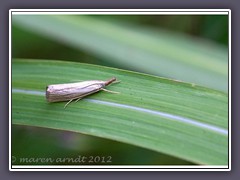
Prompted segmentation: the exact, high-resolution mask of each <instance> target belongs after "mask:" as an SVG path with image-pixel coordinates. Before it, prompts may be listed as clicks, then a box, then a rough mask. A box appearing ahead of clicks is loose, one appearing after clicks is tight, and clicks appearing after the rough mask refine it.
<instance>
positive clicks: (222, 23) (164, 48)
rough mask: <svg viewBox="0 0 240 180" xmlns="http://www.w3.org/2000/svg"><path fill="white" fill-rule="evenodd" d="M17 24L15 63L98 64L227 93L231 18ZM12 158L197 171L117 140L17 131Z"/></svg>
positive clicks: (19, 20)
mask: <svg viewBox="0 0 240 180" xmlns="http://www.w3.org/2000/svg"><path fill="white" fill-rule="evenodd" d="M12 20H13V22H12V58H31V59H49V60H63V61H76V62H84V63H90V64H98V65H103V66H110V67H116V68H121V69H128V70H132V71H137V72H143V73H148V74H152V75H157V76H162V77H167V78H172V79H176V80H178V81H186V82H190V83H193V84H198V85H202V86H206V87H209V88H212V89H216V90H219V91H223V92H228V89H227V87H228V16H227V15H154V16H152V15H88V16H87V15H81V16H76V15H68V16H46V15H44V16H43V15H42V16H36V15H35V16H34V15H28V16H25V15H13V17H12ZM26 147H27V148H26ZM12 155H13V156H14V157H16V161H15V162H13V163H14V164H24V163H21V162H19V158H20V157H30V158H33V157H36V158H39V157H51V158H61V157H68V158H76V157H78V156H83V155H85V156H94V157H96V156H103V157H107V156H111V157H112V159H113V162H112V163H109V164H118V165H125V164H127V165H136V164H149V165H151V164H152V165H155V164H156V165H168V164H170V165H174V164H176V165H177V164H186V165H188V164H189V165H191V164H193V163H191V162H188V161H184V160H182V159H178V158H175V157H171V156H168V155H165V154H161V153H157V152H153V151H150V150H146V149H143V148H139V147H135V146H132V145H128V144H123V143H120V142H115V141H111V140H106V139H101V138H96V137H92V136H87V135H82V134H77V133H73V132H64V131H57V130H52V129H50V130H48V129H43V128H33V127H24V126H16V125H13V126H12ZM25 164H28V163H25ZM30 164H32V163H30ZM34 164H48V163H41V162H34ZM49 164H73V165H77V164H76V163H71V162H61V163H49ZM100 164H101V163H100ZM105 165H106V164H105Z"/></svg>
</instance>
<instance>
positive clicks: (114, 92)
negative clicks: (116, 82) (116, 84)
mask: <svg viewBox="0 0 240 180" xmlns="http://www.w3.org/2000/svg"><path fill="white" fill-rule="evenodd" d="M100 90H103V91H106V92H109V93H113V94H119V93H120V92H116V91H110V90H107V89H104V88H101V89H100Z"/></svg>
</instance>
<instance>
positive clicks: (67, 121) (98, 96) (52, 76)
mask: <svg viewBox="0 0 240 180" xmlns="http://www.w3.org/2000/svg"><path fill="white" fill-rule="evenodd" d="M111 77H117V79H118V80H120V81H121V82H120V83H118V84H114V85H111V86H109V87H107V89H108V90H111V91H118V92H120V94H111V93H108V92H104V91H101V92H98V93H95V94H93V95H90V96H88V97H87V98H84V99H82V100H80V101H79V102H77V103H74V102H73V103H71V104H69V105H68V107H67V108H66V109H64V108H63V107H64V105H65V104H66V102H59V103H47V102H46V100H45V97H44V94H45V88H46V86H47V85H49V84H58V83H68V82H76V81H84V80H94V79H97V80H106V79H109V78H111ZM12 123H13V124H19V125H28V126H38V127H45V128H53V129H60V130H68V131H74V132H79V133H83V134H89V135H93V136H98V137H103V138H108V139H112V140H116V141H120V142H125V143H129V144H132V145H137V146H140V147H144V148H148V149H151V150H154V151H158V152H162V153H166V154H168V155H172V156H175V157H179V158H181V159H185V160H189V161H192V162H195V163H199V164H208V165H227V164H228V130H227V129H228V96H227V94H226V93H222V92H219V91H215V90H211V89H207V88H204V87H200V86H196V85H194V84H187V83H182V82H177V81H172V80H169V79H163V78H159V77H155V76H150V75H146V74H141V73H135V72H130V71H125V70H120V69H114V68H108V67H103V66H97V65H89V64H82V63H73V62H61V61H43V60H20V59H14V60H13V63H12Z"/></svg>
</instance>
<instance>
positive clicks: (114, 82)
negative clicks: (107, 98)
mask: <svg viewBox="0 0 240 180" xmlns="http://www.w3.org/2000/svg"><path fill="white" fill-rule="evenodd" d="M120 82H121V81H113V82H112V83H111V84H117V83H120ZM111 84H109V85H111Z"/></svg>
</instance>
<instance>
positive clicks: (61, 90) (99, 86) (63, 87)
mask: <svg viewBox="0 0 240 180" xmlns="http://www.w3.org/2000/svg"><path fill="white" fill-rule="evenodd" d="M118 82H120V81H117V79H116V78H115V77H113V78H111V79H109V80H107V81H101V80H89V81H82V82H77V83H67V84H53V85H48V86H47V87H46V99H47V101H48V102H60V101H68V103H67V104H66V105H65V106H64V108H66V107H67V105H68V104H69V103H71V102H72V101H73V100H76V102H77V101H79V100H80V99H82V98H83V97H85V96H88V95H90V94H93V93H96V92H98V91H101V90H103V91H106V92H110V93H118V92H114V91H109V90H107V89H104V88H105V87H106V86H108V85H110V84H113V83H118Z"/></svg>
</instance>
